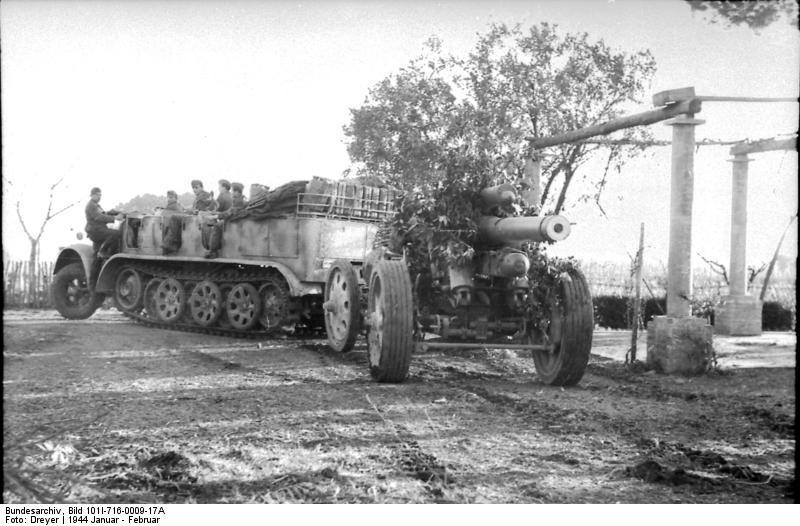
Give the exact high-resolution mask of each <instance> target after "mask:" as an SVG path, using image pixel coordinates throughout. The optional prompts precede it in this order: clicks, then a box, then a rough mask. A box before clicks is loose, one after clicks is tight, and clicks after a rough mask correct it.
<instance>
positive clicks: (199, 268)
mask: <svg viewBox="0 0 800 526" xmlns="http://www.w3.org/2000/svg"><path fill="white" fill-rule="evenodd" d="M215 267H216V268H215ZM125 268H132V269H134V270H136V271H137V272H138V273H139V275H140V276H141V278H142V293H144V290H145V289H146V284H147V283H148V282H149V281H150V280H151V279H153V278H158V279H167V278H174V279H176V280H178V281H180V282H181V284H183V285H184V288H188V285H189V284H192V283H198V282H200V281H203V280H211V281H213V282H215V283H216V284H218V285H219V286H221V287H224V286H226V285H234V284H237V283H252V284H254V285H256V288H258V285H259V284H262V283H265V282H266V281H267V280H270V279H283V278H282V277H280V275H279V274H278V273H277V271H275V270H273V269H264V268H247V267H245V266H234V267H232V266H230V265H227V264H216V265H215V264H213V263H211V262H209V263H206V264H203V263H200V264H197V263H195V264H192V265H187V266H180V267H179V266H177V265H159V264H156V263H151V262H140V261H135V260H133V261H128V262H126V263H125ZM209 269H211V270H209ZM113 294H114V293H112V295H113ZM290 303H291V305H290V306H289V309H290V311H292V312H293V314H292V315H291V318H290V320H289V321H291V322H292V325H293V326H294V330H291V331H287V330H286V326H287V325H283V326H282V327H278V328H274V329H271V330H254V329H250V330H240V329H235V328H232V327H223V326H210V327H203V326H201V325H197V324H195V323H193V322H192V320H191V317H189V315H188V312H187V313H185V314H184V315H183V317H182V318H181V319H180V320H177V321H175V322H172V323H166V322H163V321H161V320H159V319H156V318H152V317H150V316H148V315H147V312H146V310H145V309H144V308H142V309H137V310H136V311H126V310H122V309H120V312H122V314H123V315H124V316H126V317H127V318H129V319H132V320H134V321H136V322H137V323H140V324H142V325H146V326H147V327H153V328H159V329H166V330H171V331H183V332H194V333H200V334H210V335H215V336H228V337H234V338H248V339H269V338H274V337H275V336H277V335H284V336H285V335H294V336H298V337H301V336H307V335H308V334H309V332H311V333H313V332H317V331H319V330H320V329H321V328H320V327H316V326H308V325H304V324H302V323H301V321H302V320H301V319H300V316H299V311H300V309H301V308H302V305H301V303H300V300H299V299H295V298H293V299H291V300H290Z"/></svg>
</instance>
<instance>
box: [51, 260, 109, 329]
mask: <svg viewBox="0 0 800 526" xmlns="http://www.w3.org/2000/svg"><path fill="white" fill-rule="evenodd" d="M50 293H51V294H52V297H53V303H54V304H55V306H56V310H58V312H59V314H61V315H62V316H64V317H65V318H67V319H68V320H85V319H86V318H88V317H89V316H91V315H92V314H94V311H96V310H97V308H98V307H99V306H100V304H101V303H102V298H103V296H100V295H95V294H92V291H91V290H89V284H88V283H87V281H86V273H85V272H84V270H83V265H82V264H81V263H70V264H69V265H66V266H65V267H64V268H62V269H61V270H59V271H58V272H56V275H55V276H53V284H52V285H51V286H50Z"/></svg>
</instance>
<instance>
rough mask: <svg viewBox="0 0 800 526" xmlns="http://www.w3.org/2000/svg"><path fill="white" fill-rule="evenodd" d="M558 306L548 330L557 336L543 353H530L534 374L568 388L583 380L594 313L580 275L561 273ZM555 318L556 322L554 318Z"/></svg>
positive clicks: (552, 336)
mask: <svg viewBox="0 0 800 526" xmlns="http://www.w3.org/2000/svg"><path fill="white" fill-rule="evenodd" d="M558 287H559V288H558V300H559V304H560V305H559V306H558V307H557V308H556V310H557V312H556V313H555V314H554V315H553V316H552V317H551V327H559V326H560V330H559V329H556V330H557V331H558V333H559V334H553V335H551V336H550V341H556V342H557V343H554V344H552V345H550V347H551V349H550V350H546V351H534V353H533V361H534V364H535V366H536V374H537V375H538V376H539V378H540V379H541V380H542V381H543V382H544V383H546V384H548V385H558V386H570V385H575V384H577V383H578V382H579V381H580V379H581V378H582V377H583V373H584V371H586V366H587V364H588V363H589V353H590V352H591V350H592V332H593V330H594V310H593V308H592V295H591V293H590V292H589V286H588V285H587V283H586V278H584V277H583V274H582V273H581V272H580V271H577V270H574V271H571V272H570V273H564V274H562V275H561V278H560V279H559V282H558ZM555 316H558V319H556V318H555Z"/></svg>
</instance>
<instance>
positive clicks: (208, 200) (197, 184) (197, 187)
mask: <svg viewBox="0 0 800 526" xmlns="http://www.w3.org/2000/svg"><path fill="white" fill-rule="evenodd" d="M192 191H193V192H194V204H193V205H192V210H193V211H194V212H213V211H214V210H216V209H217V202H216V201H215V200H214V194H212V193H209V192H206V191H205V190H203V181H200V180H199V179H195V180H193V181H192Z"/></svg>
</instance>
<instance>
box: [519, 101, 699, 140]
mask: <svg viewBox="0 0 800 526" xmlns="http://www.w3.org/2000/svg"><path fill="white" fill-rule="evenodd" d="M701 107H702V106H701V103H700V101H699V100H697V99H690V100H684V101H681V102H677V103H675V104H670V105H669V106H667V107H664V108H659V109H657V110H650V111H645V112H643V113H636V114H634V115H627V116H625V117H620V118H618V119H612V120H610V121H606V122H604V123H601V124H595V125H593V126H587V127H586V128H581V129H580V130H572V131H568V132H566V133H560V134H558V135H553V136H551V137H541V138H540V137H526V139H527V140H528V141H530V145H531V148H533V149H539V148H547V147H548V146H555V145H557V144H566V143H573V142H578V141H580V140H583V139H588V138H589V137H594V136H596V135H608V134H609V133H611V132H615V131H617V130H622V129H624V128H632V127H634V126H646V125H648V124H655V123H656V122H661V121H665V120H667V119H671V118H673V117H677V116H678V115H682V114H684V113H690V114H694V113H697V112H699V111H700V109H701Z"/></svg>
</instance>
